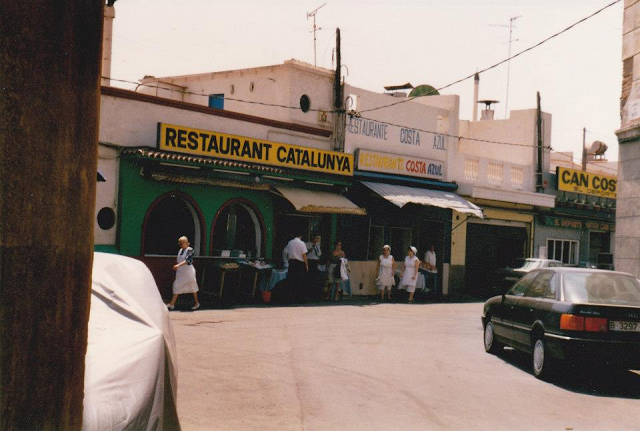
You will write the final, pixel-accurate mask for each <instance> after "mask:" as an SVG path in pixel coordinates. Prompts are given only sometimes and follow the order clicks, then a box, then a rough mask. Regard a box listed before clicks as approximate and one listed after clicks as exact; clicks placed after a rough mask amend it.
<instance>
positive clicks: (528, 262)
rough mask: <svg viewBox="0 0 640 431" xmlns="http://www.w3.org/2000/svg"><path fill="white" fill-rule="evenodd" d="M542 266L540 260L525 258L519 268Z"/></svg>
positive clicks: (529, 268) (530, 268)
mask: <svg viewBox="0 0 640 431" xmlns="http://www.w3.org/2000/svg"><path fill="white" fill-rule="evenodd" d="M541 266H542V261H540V260H525V262H524V264H523V265H522V267H521V268H520V269H528V270H532V269H538V268H540V267H541Z"/></svg>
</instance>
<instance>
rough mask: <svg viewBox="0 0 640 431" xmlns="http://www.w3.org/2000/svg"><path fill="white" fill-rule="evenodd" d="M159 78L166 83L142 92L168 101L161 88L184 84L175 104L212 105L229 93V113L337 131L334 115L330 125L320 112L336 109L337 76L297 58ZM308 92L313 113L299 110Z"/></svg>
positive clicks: (152, 83)
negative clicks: (211, 100) (212, 100)
mask: <svg viewBox="0 0 640 431" xmlns="http://www.w3.org/2000/svg"><path fill="white" fill-rule="evenodd" d="M159 80H160V83H159V81H158V80H156V79H143V80H142V84H143V85H141V86H140V87H139V88H138V90H137V91H138V92H140V93H144V94H151V95H158V96H160V97H167V93H162V89H161V90H160V92H159V93H158V94H156V88H155V86H156V85H159V86H160V87H161V88H162V87H163V86H165V87H166V85H167V83H168V84H173V85H175V86H178V87H177V88H176V89H175V90H176V91H173V92H172V94H170V95H169V97H167V98H170V99H173V100H184V101H185V102H189V103H194V104H197V105H204V106H207V105H208V103H209V95H210V94H224V97H225V101H224V109H225V110H227V111H233V112H242V113H244V114H249V115H255V116H259V117H263V118H270V119H273V120H279V121H284V122H289V123H296V124H303V125H306V126H312V127H323V128H327V129H331V127H332V118H331V116H329V118H328V121H320V120H319V114H318V112H317V111H316V110H323V111H327V112H328V111H331V109H332V107H333V93H332V88H333V72H332V71H330V70H327V69H322V68H319V67H314V66H311V65H307V64H305V63H301V62H299V61H296V60H288V61H286V62H285V63H284V64H282V65H275V66H265V67H257V68H251V69H239V70H234V71H225V72H214V73H206V74H198V75H185V76H174V77H165V78H159ZM147 85H149V86H147ZM180 88H184V89H185V92H184V99H181V98H180V97H181V93H180V90H179V89H180ZM303 94H306V95H307V96H308V97H309V99H310V100H311V110H310V111H309V112H306V113H305V112H302V110H301V109H300V108H299V107H300V97H301V96H302V95H303ZM246 102H260V104H256V103H246ZM269 104H271V105H280V107H277V106H269ZM282 106H284V107H291V108H292V109H287V108H283V107H282Z"/></svg>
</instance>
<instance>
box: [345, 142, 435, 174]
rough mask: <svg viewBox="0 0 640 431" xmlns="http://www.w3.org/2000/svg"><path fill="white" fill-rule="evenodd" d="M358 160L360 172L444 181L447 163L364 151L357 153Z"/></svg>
mask: <svg viewBox="0 0 640 431" xmlns="http://www.w3.org/2000/svg"><path fill="white" fill-rule="evenodd" d="M356 158H357V161H358V170H360V171H370V172H382V173H386V174H396V175H409V176H412V177H419V178H433V179H436V180H444V167H445V163H444V162H442V161H439V160H430V159H422V158H418V157H411V156H401V155H398V154H389V153H379V152H374V151H368V150H363V149H358V150H357V151H356Z"/></svg>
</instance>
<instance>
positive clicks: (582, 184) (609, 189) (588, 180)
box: [556, 166, 618, 199]
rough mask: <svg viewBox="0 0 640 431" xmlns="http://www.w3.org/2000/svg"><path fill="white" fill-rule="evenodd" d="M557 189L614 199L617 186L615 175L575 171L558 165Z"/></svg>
mask: <svg viewBox="0 0 640 431" xmlns="http://www.w3.org/2000/svg"><path fill="white" fill-rule="evenodd" d="M556 175H557V177H558V190H562V191H565V192H573V193H582V194H585V195H592V196H600V197H603V198H609V199H615V198H616V191H617V186H618V180H617V178H616V177H613V176H609V175H602V174H595V173H593V172H583V171H576V170H575V169H567V168H562V167H560V166H558V167H557V168H556Z"/></svg>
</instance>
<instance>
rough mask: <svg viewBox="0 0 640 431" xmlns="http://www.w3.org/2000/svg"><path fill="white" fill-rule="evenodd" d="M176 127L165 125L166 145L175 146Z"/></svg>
mask: <svg viewBox="0 0 640 431" xmlns="http://www.w3.org/2000/svg"><path fill="white" fill-rule="evenodd" d="M176 136H177V133H176V129H174V128H172V127H167V128H166V129H165V130H164V140H165V143H166V145H167V146H172V147H175V146H176Z"/></svg>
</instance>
